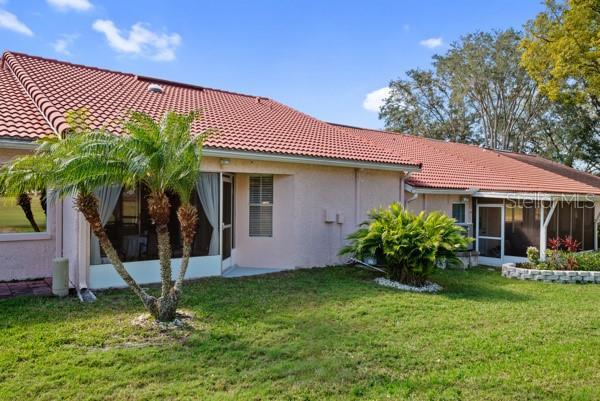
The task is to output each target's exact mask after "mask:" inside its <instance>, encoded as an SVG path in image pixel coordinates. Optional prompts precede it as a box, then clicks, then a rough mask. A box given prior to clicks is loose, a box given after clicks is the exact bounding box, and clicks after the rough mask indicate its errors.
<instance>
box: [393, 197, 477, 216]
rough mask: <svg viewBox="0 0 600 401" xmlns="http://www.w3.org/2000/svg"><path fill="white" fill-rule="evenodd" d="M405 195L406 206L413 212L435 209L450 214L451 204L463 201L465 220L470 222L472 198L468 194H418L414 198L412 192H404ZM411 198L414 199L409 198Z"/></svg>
mask: <svg viewBox="0 0 600 401" xmlns="http://www.w3.org/2000/svg"><path fill="white" fill-rule="evenodd" d="M405 197H406V199H407V203H406V208H407V209H408V210H410V211H412V212H415V213H419V212H421V211H425V212H432V211H434V210H435V211H440V212H442V213H444V214H447V215H448V216H452V204H453V203H465V205H466V207H465V213H466V216H465V219H466V222H467V223H472V220H473V211H472V210H473V200H472V198H471V196H469V195H440V194H418V195H417V197H416V198H414V194H412V193H409V192H406V193H405ZM411 198H414V199H413V200H410V199H411Z"/></svg>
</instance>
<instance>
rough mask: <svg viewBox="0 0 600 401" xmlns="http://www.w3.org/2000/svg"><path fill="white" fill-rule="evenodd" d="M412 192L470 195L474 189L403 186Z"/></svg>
mask: <svg viewBox="0 0 600 401" xmlns="http://www.w3.org/2000/svg"><path fill="white" fill-rule="evenodd" d="M404 188H405V189H406V190H407V191H408V192H410V193H413V194H431V195H472V194H473V193H475V191H477V190H476V189H452V188H421V187H415V186H414V185H410V184H405V187H404Z"/></svg>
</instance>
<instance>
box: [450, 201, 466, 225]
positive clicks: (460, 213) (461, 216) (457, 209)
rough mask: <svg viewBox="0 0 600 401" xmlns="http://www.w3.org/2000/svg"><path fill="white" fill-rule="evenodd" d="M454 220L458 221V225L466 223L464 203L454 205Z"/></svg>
mask: <svg viewBox="0 0 600 401" xmlns="http://www.w3.org/2000/svg"><path fill="white" fill-rule="evenodd" d="M452 218H453V219H454V220H456V222H457V223H458V224H462V223H465V204H464V203H453V204H452Z"/></svg>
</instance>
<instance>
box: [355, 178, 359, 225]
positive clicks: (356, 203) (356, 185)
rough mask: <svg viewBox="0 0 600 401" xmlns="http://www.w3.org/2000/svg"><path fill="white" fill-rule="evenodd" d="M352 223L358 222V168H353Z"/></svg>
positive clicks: (357, 223) (356, 223)
mask: <svg viewBox="0 0 600 401" xmlns="http://www.w3.org/2000/svg"><path fill="white" fill-rule="evenodd" d="M354 223H355V225H356V226H357V227H358V225H359V224H360V169H358V168H355V169H354Z"/></svg>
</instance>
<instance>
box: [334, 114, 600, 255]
mask: <svg viewBox="0 0 600 401" xmlns="http://www.w3.org/2000/svg"><path fill="white" fill-rule="evenodd" d="M338 127H339V128H340V129H343V130H345V131H346V132H348V133H352V134H355V135H357V136H360V137H362V138H366V139H369V140H370V141H372V142H373V143H375V144H377V145H379V146H381V147H383V148H386V149H388V150H393V151H394V152H396V153H398V154H402V155H405V156H406V157H408V158H411V159H413V160H418V161H420V162H421V163H422V169H421V170H420V171H418V172H410V173H408V175H407V177H406V178H405V180H404V181H403V182H404V191H405V199H406V201H405V206H406V207H407V208H408V209H410V210H413V211H415V212H418V211H421V210H425V211H432V210H441V211H443V212H445V213H446V214H448V215H450V216H452V217H454V218H455V219H456V220H457V221H458V222H459V224H461V225H463V226H465V228H466V229H467V230H468V231H469V235H470V236H472V237H474V238H475V243H474V247H475V248H476V249H477V251H479V254H480V256H479V262H480V263H482V264H486V265H492V266H497V265H500V264H502V263H505V262H517V263H518V262H523V261H525V260H526V250H527V247H529V246H535V247H537V248H539V249H540V253H541V254H542V255H544V254H545V251H546V245H547V240H548V239H551V238H556V237H561V238H562V237H566V236H571V237H572V238H574V239H576V240H577V241H579V242H580V243H581V248H582V250H593V249H598V222H599V220H600V177H597V176H594V175H591V174H587V173H583V172H581V171H577V170H575V169H573V168H570V167H566V166H564V165H562V164H559V163H555V162H552V161H549V160H546V159H543V158H541V157H537V156H534V155H525V154H519V153H511V152H503V151H496V150H490V149H485V148H480V147H478V146H473V145H465V144H460V143H451V142H444V141H439V140H432V139H426V138H419V137H415V136H411V135H403V134H391V133H389V132H382V131H376V130H368V129H361V128H355V127H348V126H341V125H338Z"/></svg>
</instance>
